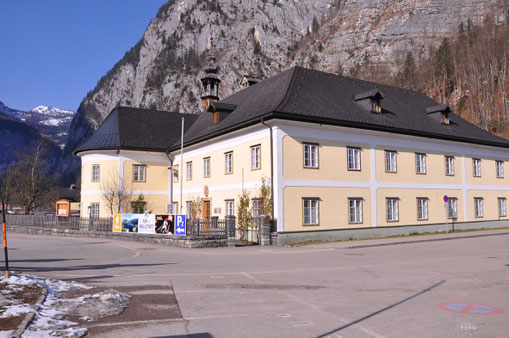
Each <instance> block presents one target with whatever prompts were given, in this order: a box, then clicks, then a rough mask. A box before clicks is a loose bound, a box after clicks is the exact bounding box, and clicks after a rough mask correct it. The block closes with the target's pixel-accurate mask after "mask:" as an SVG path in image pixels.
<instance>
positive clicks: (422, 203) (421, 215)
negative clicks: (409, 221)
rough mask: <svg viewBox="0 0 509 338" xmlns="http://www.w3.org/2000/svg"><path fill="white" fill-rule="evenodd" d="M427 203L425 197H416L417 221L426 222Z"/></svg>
mask: <svg viewBox="0 0 509 338" xmlns="http://www.w3.org/2000/svg"><path fill="white" fill-rule="evenodd" d="M428 201H429V199H428V198H427V197H417V220H418V221H426V220H428Z"/></svg>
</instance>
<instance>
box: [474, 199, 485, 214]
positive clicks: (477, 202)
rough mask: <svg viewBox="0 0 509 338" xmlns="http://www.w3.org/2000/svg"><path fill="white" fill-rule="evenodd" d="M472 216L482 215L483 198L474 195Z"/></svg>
mask: <svg viewBox="0 0 509 338" xmlns="http://www.w3.org/2000/svg"><path fill="white" fill-rule="evenodd" d="M474 216H475V217H476V218H482V217H484V198H482V197H474Z"/></svg>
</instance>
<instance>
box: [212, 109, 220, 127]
mask: <svg viewBox="0 0 509 338" xmlns="http://www.w3.org/2000/svg"><path fill="white" fill-rule="evenodd" d="M212 123H214V124H218V123H219V112H218V111H217V110H216V111H215V112H214V113H213V115H212Z"/></svg>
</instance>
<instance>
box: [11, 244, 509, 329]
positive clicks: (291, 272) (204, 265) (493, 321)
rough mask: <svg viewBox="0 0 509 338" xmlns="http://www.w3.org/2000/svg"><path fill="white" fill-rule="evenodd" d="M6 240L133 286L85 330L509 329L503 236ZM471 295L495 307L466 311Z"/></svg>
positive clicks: (28, 261) (52, 267)
mask: <svg viewBox="0 0 509 338" xmlns="http://www.w3.org/2000/svg"><path fill="white" fill-rule="evenodd" d="M370 243H376V242H371V241H370ZM9 246H10V254H9V255H10V258H11V260H12V261H11V266H12V267H13V269H14V270H17V271H21V272H25V273H30V274H37V275H42V276H51V277H55V278H60V279H73V280H80V281H83V282H86V283H90V284H93V285H98V286H101V287H111V288H116V289H118V290H121V291H125V292H128V293H130V294H132V295H134V298H133V302H132V304H131V306H130V307H129V309H128V310H127V311H126V313H124V314H123V315H122V316H120V317H118V318H111V319H109V320H107V321H104V320H103V321H101V322H99V323H94V324H91V327H90V333H91V335H92V336H98V337H101V336H104V337H115V336H117V337H149V336H171V335H179V334H191V335H193V334H194V335H197V336H204V337H207V336H208V337H210V336H214V337H316V336H329V337H470V336H475V337H507V336H508V335H509V235H507V234H505V235H504V234H500V235H497V236H490V237H479V238H467V239H456V240H449V241H437V242H427V243H412V244H405V245H393V246H380V247H369V248H358V249H348V248H346V247H345V246H346V245H345V244H342V245H338V244H324V245H314V246H307V247H294V248H289V247H269V248H262V247H244V248H230V249H228V248H219V249H177V248H171V247H165V246H159V245H152V244H143V243H136V242H122V241H115V240H106V239H82V238H61V237H39V236H28V235H18V234H13V235H10V236H9ZM445 302H453V303H456V304H453V305H451V304H448V305H447V304H446V305H442V307H440V306H439V305H440V304H442V303H445ZM473 303H477V304H482V305H489V306H492V307H496V308H499V309H501V310H502V311H503V312H502V313H499V314H493V315H489V314H474V313H472V312H475V310H476V309H479V308H478V307H477V305H474V304H473ZM472 309H473V310H474V311H472ZM481 310H482V308H481Z"/></svg>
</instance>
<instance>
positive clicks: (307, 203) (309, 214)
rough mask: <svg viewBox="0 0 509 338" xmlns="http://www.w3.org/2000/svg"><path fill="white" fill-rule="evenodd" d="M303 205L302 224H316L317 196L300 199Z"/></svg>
mask: <svg viewBox="0 0 509 338" xmlns="http://www.w3.org/2000/svg"><path fill="white" fill-rule="evenodd" d="M302 207H303V224H304V225H318V198H304V199H303V200H302Z"/></svg>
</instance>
